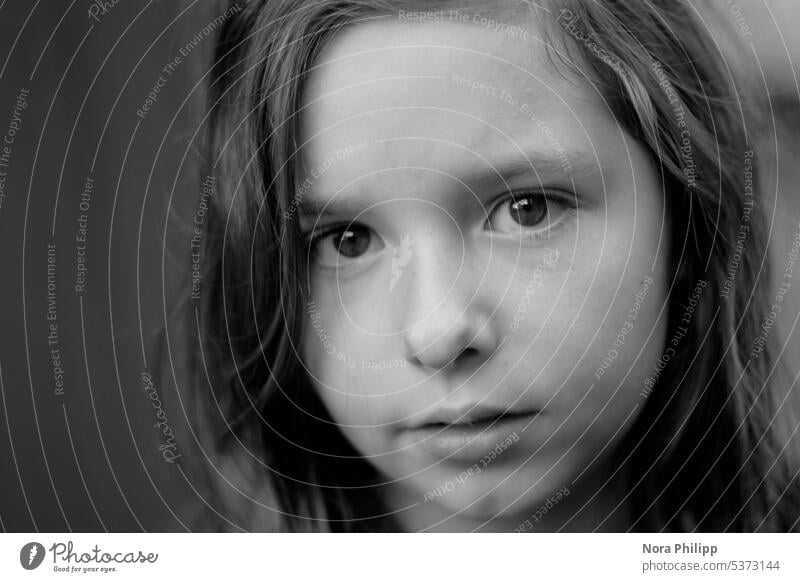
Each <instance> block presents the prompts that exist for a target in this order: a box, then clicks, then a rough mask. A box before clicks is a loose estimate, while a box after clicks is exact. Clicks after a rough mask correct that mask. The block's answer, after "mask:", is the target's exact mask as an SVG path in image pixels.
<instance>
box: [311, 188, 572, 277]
mask: <svg viewBox="0 0 800 582" xmlns="http://www.w3.org/2000/svg"><path fill="white" fill-rule="evenodd" d="M534 197H543V198H545V200H546V202H553V203H556V204H560V205H562V206H564V207H565V210H566V212H567V213H569V214H570V215H574V214H575V212H577V209H578V204H577V199H576V196H575V194H574V193H570V194H569V195H567V194H559V195H553V194H552V193H551V192H548V191H543V190H530V191H522V192H510V193H508V192H507V193H505V194H503V195H502V196H501V197H500V198H499V199H495V201H494V202H493V203H492V205H491V209H490V210H489V211H488V212H487V213H486V216H487V219H486V224H487V225H488V222H489V220H490V219H491V217H492V216H493V215H494V213H495V212H497V210H498V209H499V208H500V207H501V206H502V205H503V204H506V203H514V202H520V201H522V200H525V199H527V198H534ZM548 212H549V206H548ZM565 226H566V224H565V221H564V220H563V219H562V220H559V221H558V222H556V223H554V224H552V225H551V226H550V227H549V228H547V229H546V230H545V231H543V232H533V231H528V232H525V231H523V232H522V236H523V237H524V238H525V239H527V240H535V241H539V240H548V239H550V238H552V237H553V236H555V235H556V234H557V233H558V232H560V231H561V230H562V229H563V228H564V227H565ZM355 227H363V225H361V224H359V223H356V222H340V223H335V224H330V225H328V226H325V227H322V228H320V229H319V230H316V231H312V232H311V233H308V234H306V235H305V236H304V240H305V248H306V254H307V256H308V257H313V255H314V254H315V253H316V252H317V248H318V245H319V243H320V242H321V241H323V240H324V239H325V238H327V237H328V236H330V235H332V234H335V233H337V232H344V231H346V230H347V229H348V228H355ZM364 228H367V229H369V227H364ZM369 230H372V229H369ZM373 233H374V231H373ZM374 235H375V236H377V233H374ZM338 268H343V266H342V267H338Z"/></svg>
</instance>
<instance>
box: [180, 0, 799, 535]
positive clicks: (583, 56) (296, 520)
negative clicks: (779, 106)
mask: <svg viewBox="0 0 800 582" xmlns="http://www.w3.org/2000/svg"><path fill="white" fill-rule="evenodd" d="M431 4H436V5H441V6H450V5H454V6H458V7H459V8H463V7H464V5H465V4H469V3H468V2H463V1H462V2H434V3H431V2H422V1H421V0H406V1H389V0H385V1H370V2H368V1H366V0H318V1H314V2H308V1H303V0H251V1H250V2H248V3H247V4H246V5H244V6H243V7H242V9H241V10H239V11H238V12H236V14H235V15H233V16H231V17H230V18H229V19H228V20H226V21H225V23H224V24H223V25H222V26H221V27H220V29H219V36H218V39H217V44H216V50H215V54H214V62H213V66H212V71H211V75H210V81H209V86H208V116H207V148H206V152H207V158H206V161H207V164H208V168H207V169H206V170H207V171H206V173H207V174H209V175H212V176H214V184H215V194H214V196H213V198H212V200H211V201H210V208H209V211H208V214H207V219H206V224H207V225H208V230H207V232H206V233H205V234H204V238H203V263H202V268H203V279H202V280H203V287H202V293H201V294H200V299H199V300H198V302H196V304H195V305H193V306H192V307H193V308H192V310H191V319H192V321H191V324H192V327H193V329H194V332H195V333H193V334H191V338H190V340H191V345H190V353H191V354H192V355H193V356H194V358H193V361H192V363H191V366H192V370H193V373H194V374H195V377H194V390H195V396H196V399H197V402H198V407H199V411H200V414H199V415H198V418H197V419H196V422H197V423H199V425H200V426H199V429H198V430H197V431H196V432H197V433H198V434H200V435H201V437H202V446H203V449H204V451H205V453H206V455H207V458H206V461H205V463H204V466H205V474H206V475H207V478H208V484H209V490H210V491H211V502H210V505H211V506H212V507H213V508H214V509H213V512H212V515H211V518H212V519H213V520H214V521H215V522H216V523H218V526H219V527H220V528H221V529H248V530H272V531H275V530H280V531H330V530H334V531H342V530H347V531H352V530H373V531H374V530H382V529H393V528H394V527H395V526H394V525H393V522H392V520H391V519H389V518H387V517H385V515H386V509H385V508H383V507H382V504H381V501H380V499H379V498H378V496H377V495H376V494H375V492H374V491H375V488H374V485H375V483H376V482H377V476H376V475H375V473H374V470H373V469H372V468H371V466H370V465H369V464H368V463H367V462H366V461H365V460H362V459H360V458H359V456H358V454H357V453H356V451H354V450H353V449H352V447H351V446H350V445H349V444H348V443H347V441H346V440H345V439H344V437H343V436H342V434H341V433H340V431H339V430H338V428H337V427H336V426H335V424H334V423H333V421H332V420H331V419H330V418H329V417H328V415H327V413H326V412H325V410H324V407H323V406H322V405H321V402H320V400H319V399H318V397H317V396H316V394H315V392H314V390H313V389H312V387H311V384H310V382H309V380H308V378H307V377H306V375H305V374H304V370H303V368H302V363H301V361H300V357H299V355H298V351H299V346H300V345H301V343H302V332H303V325H302V323H303V317H304V315H303V314H304V312H305V301H306V298H305V292H304V289H303V286H302V284H301V283H300V281H301V277H300V276H299V273H302V270H301V269H302V268H303V265H302V261H303V252H302V248H301V243H300V241H301V237H300V234H299V229H298V226H297V220H294V212H295V210H296V209H295V208H294V205H295V204H296V202H293V200H294V198H295V193H296V192H297V188H298V186H299V184H300V183H301V182H302V176H300V175H299V171H298V162H297V160H296V158H295V156H296V154H297V144H298V143H299V139H298V116H299V115H300V114H301V113H302V112H301V96H302V89H303V81H304V78H305V77H306V75H307V74H308V73H309V72H310V70H312V68H313V67H314V62H315V58H316V57H317V56H318V54H319V53H320V51H321V49H322V48H323V47H324V46H325V44H326V42H327V41H328V40H329V39H330V38H331V37H332V36H333V35H335V34H336V33H337V31H338V30H340V29H341V28H342V27H345V26H351V25H354V23H355V25H357V23H358V22H359V21H368V20H369V19H373V18H386V17H390V16H391V15H392V14H393V13H394V14H397V11H398V10H399V9H407V10H420V9H422V10H431V9H432V6H431ZM483 4H484V5H485V3H483ZM520 4H521V5H522V6H523V7H527V3H522V2H521V3H520ZM481 8H482V9H484V10H485V6H481ZM523 9H524V10H528V11H530V12H531V14H533V12H534V10H533V9H532V8H523ZM559 10H561V12H558V11H559ZM565 11H568V13H567V12H565ZM536 12H537V14H538V16H539V17H540V19H541V20H542V21H543V22H544V25H545V26H544V27H545V29H546V34H545V39H549V40H547V41H542V43H543V44H542V47H543V48H544V49H545V50H546V51H547V53H548V55H549V56H550V58H551V60H552V62H553V64H554V66H556V67H558V68H563V70H564V71H565V74H568V75H570V77H572V78H575V76H577V77H578V78H581V77H582V78H583V79H584V80H585V81H586V82H591V83H592V84H593V85H594V86H595V87H596V88H597V90H598V91H599V92H600V93H601V95H602V96H603V98H604V100H605V103H606V104H607V106H608V108H609V111H610V113H611V114H612V115H613V116H614V117H615V118H616V120H617V122H618V123H619V124H620V125H621V126H622V127H623V128H624V129H625V130H626V131H627V132H628V133H629V134H630V135H632V136H633V137H634V138H635V139H637V140H638V141H639V142H640V143H641V144H643V145H644V146H645V147H646V148H647V150H648V151H649V154H650V156H651V158H652V161H653V163H654V164H655V167H656V168H657V169H658V171H659V172H660V175H661V178H662V181H663V188H664V194H665V197H666V207H667V211H668V219H669V224H670V226H671V232H672V235H671V240H672V248H671V264H672V271H671V272H672V275H673V278H672V280H671V281H670V284H669V285H670V288H669V306H668V308H669V320H670V321H669V329H668V335H667V342H670V341H671V339H672V338H678V341H677V342H676V343H675V347H674V349H673V350H672V352H670V354H669V358H667V357H666V355H665V357H662V360H661V361H660V362H659V367H658V369H656V370H654V373H653V375H652V377H651V382H650V383H649V384H648V385H647V386H643V387H642V388H643V390H645V391H646V394H647V396H646V402H645V404H644V407H643V410H642V412H641V414H640V416H639V418H638V420H637V422H636V423H635V425H634V426H633V427H632V428H631V430H630V431H629V433H628V435H627V437H626V439H625V441H624V443H623V444H622V445H621V446H620V447H619V448H618V450H617V451H616V460H617V462H618V464H619V467H620V468H622V467H623V466H624V467H625V471H626V473H628V475H627V479H628V481H629V483H630V496H631V500H632V502H633V507H634V516H633V518H634V523H633V527H634V528H635V529H638V530H642V531H684V530H698V531H786V530H789V529H793V528H797V527H798V524H797V521H796V516H797V515H800V502H799V501H798V494H797V489H796V479H795V477H796V475H795V474H793V473H792V465H791V463H790V461H791V459H790V458H789V456H788V454H787V452H786V450H785V445H786V443H787V442H788V440H787V439H788V433H786V434H784V433H781V432H780V431H779V429H778V428H777V423H778V422H779V421H780V420H781V418H783V417H782V411H781V410H780V407H781V397H780V392H778V391H777V390H775V389H774V386H775V385H776V382H775V376H776V372H775V362H774V361H773V357H772V349H773V348H771V347H770V345H769V344H772V343H773V342H774V340H775V338H774V335H773V336H772V337H768V338H766V340H765V341H764V342H762V343H764V344H767V345H763V346H760V351H758V353H757V354H755V356H754V353H753V351H754V350H753V346H754V343H753V342H754V341H755V339H756V338H758V337H759V334H760V333H761V331H762V323H763V322H764V321H765V320H766V319H767V318H768V317H769V305H770V304H771V301H770V297H769V296H770V293H771V291H770V289H769V286H768V282H769V276H768V272H767V260H766V259H767V240H766V236H765V230H764V227H763V225H762V222H763V208H762V206H763V205H762V204H761V203H760V202H759V200H758V196H757V194H758V190H757V185H758V181H757V180H756V178H755V173H756V171H757V166H758V163H757V158H758V154H757V152H754V153H753V150H754V149H755V146H754V145H753V144H754V139H753V135H755V133H756V130H757V129H758V128H757V126H756V125H755V124H754V123H753V121H752V120H753V118H754V115H753V114H754V111H755V110H754V108H752V107H750V106H749V105H747V104H746V102H744V101H743V100H742V99H741V95H742V94H743V93H742V90H741V89H742V88H741V87H739V86H737V84H736V81H735V80H734V78H733V77H732V76H731V75H730V73H729V71H728V69H727V67H726V65H725V63H724V61H723V57H722V55H721V54H720V50H719V48H718V47H717V46H716V45H715V44H713V43H712V42H711V40H710V38H709V36H708V34H707V32H706V31H705V30H703V29H702V28H701V27H700V25H699V23H698V19H697V18H696V16H695V15H694V14H693V13H692V9H691V7H690V5H689V4H688V2H684V1H678V0H657V1H652V0H651V1H645V2H632V1H631V2H623V1H620V0H594V1H589V0H585V1H581V0H570V1H565V2H560V3H558V6H553V7H552V10H550V11H547V10H543V9H541V8H539V9H537V10H536ZM548 12H549V13H548ZM565 14H566V15H568V16H569V17H570V19H569V20H568V21H567V20H565V19H564V18H562V17H563V16H564V15H565ZM559 15H560V16H559ZM557 18H560V19H559V20H557ZM747 160H750V161H751V162H752V164H751V165H752V168H751V170H750V171H751V172H752V174H753V175H752V178H751V179H752V183H753V184H755V185H756V188H755V189H754V190H751V191H750V192H749V193H748V192H746V189H745V182H744V178H743V168H744V167H745V166H746V165H748V161H747ZM753 192H755V194H756V196H753V195H752V194H753ZM743 226H746V229H745V228H743ZM742 233H744V235H745V236H744V239H742ZM698 290H699V292H698ZM195 307H196V308H197V313H199V321H198V322H195V321H194V317H195V309H194V308H195ZM690 307H691V310H690V309H689V308H690ZM687 313H689V314H690V317H687ZM756 356H757V357H756ZM790 487H791V488H790ZM793 520H794V521H793Z"/></svg>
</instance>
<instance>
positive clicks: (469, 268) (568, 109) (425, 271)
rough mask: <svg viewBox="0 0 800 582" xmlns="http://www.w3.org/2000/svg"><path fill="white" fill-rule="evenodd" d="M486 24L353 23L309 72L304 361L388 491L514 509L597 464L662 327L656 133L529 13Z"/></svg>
mask: <svg viewBox="0 0 800 582" xmlns="http://www.w3.org/2000/svg"><path fill="white" fill-rule="evenodd" d="M443 14H444V17H445V18H446V17H447V14H448V13H447V11H445V12H444V13H443ZM496 30H497V27H494V28H492V27H488V26H487V27H484V26H481V25H480V24H479V23H474V22H468V23H463V22H461V23H459V22H456V21H454V20H453V21H450V20H447V21H445V20H438V21H435V22H426V23H423V24H420V23H418V22H403V21H402V19H401V20H400V21H398V20H396V19H395V20H392V21H391V22H383V23H377V24H374V23H373V24H361V25H357V26H355V27H353V28H351V29H349V30H346V31H344V32H342V33H340V34H339V35H338V36H337V37H336V39H335V40H334V41H333V42H332V43H331V44H330V45H329V46H328V47H327V48H326V49H325V50H324V51H323V54H322V55H321V57H320V58H319V60H318V63H317V64H318V65H319V66H318V68H316V69H315V70H314V71H313V72H312V73H311V75H310V77H309V79H308V81H307V83H306V86H305V93H304V99H305V104H306V106H307V107H306V108H305V109H304V111H303V114H302V115H303V117H302V120H303V124H302V142H303V144H302V146H301V153H302V162H303V163H302V166H303V167H302V168H301V170H300V172H301V174H302V175H301V177H300V182H301V187H300V190H299V193H298V196H296V198H295V200H294V201H293V205H292V207H293V208H296V209H297V212H296V216H295V215H294V214H293V215H292V219H298V220H300V223H301V228H302V230H303V231H304V232H306V233H308V235H309V237H311V238H312V239H313V240H312V242H311V244H310V247H309V253H310V254H309V266H308V272H307V283H308V285H309V286H310V290H311V301H310V302H309V304H308V305H307V306H306V311H307V313H306V314H305V319H306V335H305V339H304V345H303V346H302V351H303V354H302V355H303V360H304V362H305V365H306V367H307V369H308V372H309V373H310V375H311V377H312V379H313V381H314V384H315V386H316V389H317V390H318V392H319V395H320V396H321V398H322V400H323V401H324V403H325V404H326V406H327V408H328V409H329V411H330V414H331V416H332V418H333V420H334V421H335V422H336V423H337V424H338V425H339V426H340V427H341V430H342V431H343V433H344V434H345V435H346V437H347V438H348V439H349V440H350V441H351V442H352V444H353V445H354V446H355V448H356V449H357V450H358V451H359V452H360V453H361V454H362V455H363V456H364V457H365V458H366V459H367V460H368V461H369V462H371V463H372V464H373V465H374V466H376V467H377V468H378V469H379V470H380V471H381V472H382V474H383V475H384V476H385V479H386V481H387V483H388V484H389V485H387V492H388V493H387V499H391V500H394V501H395V503H394V506H393V507H392V508H393V509H397V510H399V509H401V508H402V507H405V506H413V507H416V508H417V513H418V514H419V511H418V510H419V509H420V508H421V509H423V510H424V511H423V513H425V514H426V515H430V516H438V517H437V518H436V520H437V521H438V520H439V519H447V518H449V517H450V516H454V515H455V517H454V518H453V519H454V520H455V519H465V518H469V519H472V520H477V522H476V523H478V524H479V523H481V522H483V521H485V520H490V519H494V520H495V521H494V522H493V523H497V519H500V520H503V519H505V520H506V521H505V523H506V524H513V523H519V522H521V521H522V520H524V519H526V518H527V517H530V516H531V514H532V513H534V512H535V511H536V510H537V509H538V508H539V507H540V506H542V505H543V504H545V502H546V501H547V500H548V499H549V498H550V497H551V496H552V495H553V494H554V493H555V492H556V491H557V490H559V488H561V487H564V486H566V487H568V488H569V489H575V488H580V486H581V484H582V483H589V482H592V481H591V479H595V480H596V479H597V475H601V474H602V469H603V467H604V461H606V460H607V458H608V454H609V452H610V451H612V450H613V449H614V447H615V445H616V444H618V442H619V441H620V439H621V437H622V436H623V435H624V434H625V431H626V429H627V428H628V427H629V426H630V424H631V423H632V422H633V421H634V420H635V419H636V417H637V413H638V412H639V411H640V410H641V409H642V406H643V404H644V402H645V398H646V396H645V394H646V393H647V392H646V379H647V378H648V377H649V376H651V375H653V374H654V371H655V366H656V363H657V360H658V358H659V356H660V355H661V353H662V348H663V347H664V339H665V338H664V335H665V328H666V323H665V315H666V309H665V305H666V303H665V299H666V287H667V280H668V273H667V249H668V248H669V240H668V234H667V229H668V224H667V222H666V220H665V214H664V206H663V195H662V190H661V187H660V183H659V179H658V176H657V174H656V172H655V169H654V167H653V165H652V164H651V162H650V161H649V159H648V157H647V155H646V154H645V150H644V149H643V147H642V146H640V145H639V144H638V143H637V142H635V141H634V140H633V139H632V138H631V137H630V136H629V135H627V134H626V133H625V132H624V131H622V129H621V128H620V126H619V125H618V124H617V123H616V122H615V120H614V119H613V117H612V116H611V114H610V112H609V111H608V109H607V108H606V106H605V104H604V102H603V101H602V99H601V98H600V97H599V96H598V95H597V94H596V93H595V92H594V91H593V90H592V88H591V86H590V85H588V84H587V83H583V82H582V83H576V82H575V81H574V80H567V79H565V78H563V77H562V76H560V75H559V74H558V73H556V72H555V71H554V70H553V69H552V66H551V65H548V64H546V60H545V59H544V58H543V50H542V47H541V44H538V43H537V40H536V36H537V35H535V34H533V33H532V32H530V31H532V30H533V29H532V28H531V29H528V30H529V32H527V33H526V34H524V35H522V34H521V33H520V34H518V35H515V36H513V37H512V36H509V35H508V34H505V33H502V32H496ZM303 180H305V182H303ZM587 469H590V470H587ZM595 482H596V483H599V485H602V480H600V481H595ZM599 485H598V486H599ZM593 487H594V485H593ZM577 497H578V496H573V497H572V498H571V499H576V498H577ZM568 499H570V498H568ZM456 514H457V515H456ZM409 515H410V513H409ZM400 519H401V520H402V519H403V514H402V512H401V514H400ZM444 523H445V527H447V522H446V521H445V522H444ZM450 523H456V522H455V521H452V522H450ZM427 525H433V523H430V524H427ZM454 527H455V526H454Z"/></svg>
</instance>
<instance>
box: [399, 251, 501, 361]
mask: <svg viewBox="0 0 800 582" xmlns="http://www.w3.org/2000/svg"><path fill="white" fill-rule="evenodd" d="M415 247H416V256H415V257H414V259H415V260H414V261H413V267H412V269H411V272H410V273H409V275H410V277H408V279H407V280H406V282H405V287H406V289H404V291H405V294H406V297H407V304H406V305H407V307H406V311H405V321H404V328H405V338H404V341H405V348H406V351H407V358H408V360H409V361H410V362H415V363H417V364H418V365H420V366H423V367H426V368H429V369H435V370H437V369H443V368H447V367H449V366H454V365H456V364H457V363H458V362H460V361H463V360H466V359H477V360H478V361H482V360H483V359H485V358H487V357H489V356H490V355H491V354H492V353H493V352H494V351H495V349H496V348H497V335H496V334H495V333H494V330H493V328H492V325H491V321H490V314H491V309H490V305H491V303H489V302H486V301H485V300H484V298H483V297H482V296H481V295H480V293H479V292H476V291H477V290H478V286H479V279H480V278H481V273H474V272H471V270H470V268H469V265H468V264H466V263H464V262H462V261H461V256H460V253H458V254H456V253H452V252H451V251H450V250H448V249H447V248H446V247H445V246H444V245H441V244H439V245H437V244H436V242H435V241H430V242H429V243H427V244H425V243H424V242H423V241H420V240H418V241H417V244H415ZM454 255H456V256H454Z"/></svg>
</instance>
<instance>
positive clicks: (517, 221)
mask: <svg viewBox="0 0 800 582" xmlns="http://www.w3.org/2000/svg"><path fill="white" fill-rule="evenodd" d="M573 208H574V207H572V206H570V205H569V204H568V203H567V202H566V201H562V200H559V199H556V198H553V197H551V196H548V195H546V194H544V193H534V194H522V195H517V196H512V197H510V198H508V199H506V200H504V201H503V202H501V203H500V204H498V205H497V206H495V208H494V209H492V211H491V213H490V214H489V219H488V221H487V226H486V228H487V230H491V231H493V232H500V233H508V234H521V235H528V236H534V237H539V236H543V237H547V236H548V234H549V233H550V231H551V229H552V228H554V227H555V226H558V225H560V224H561V223H562V222H563V220H564V218H565V217H566V215H567V214H568V213H569V211H570V210H572V209H573Z"/></svg>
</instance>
